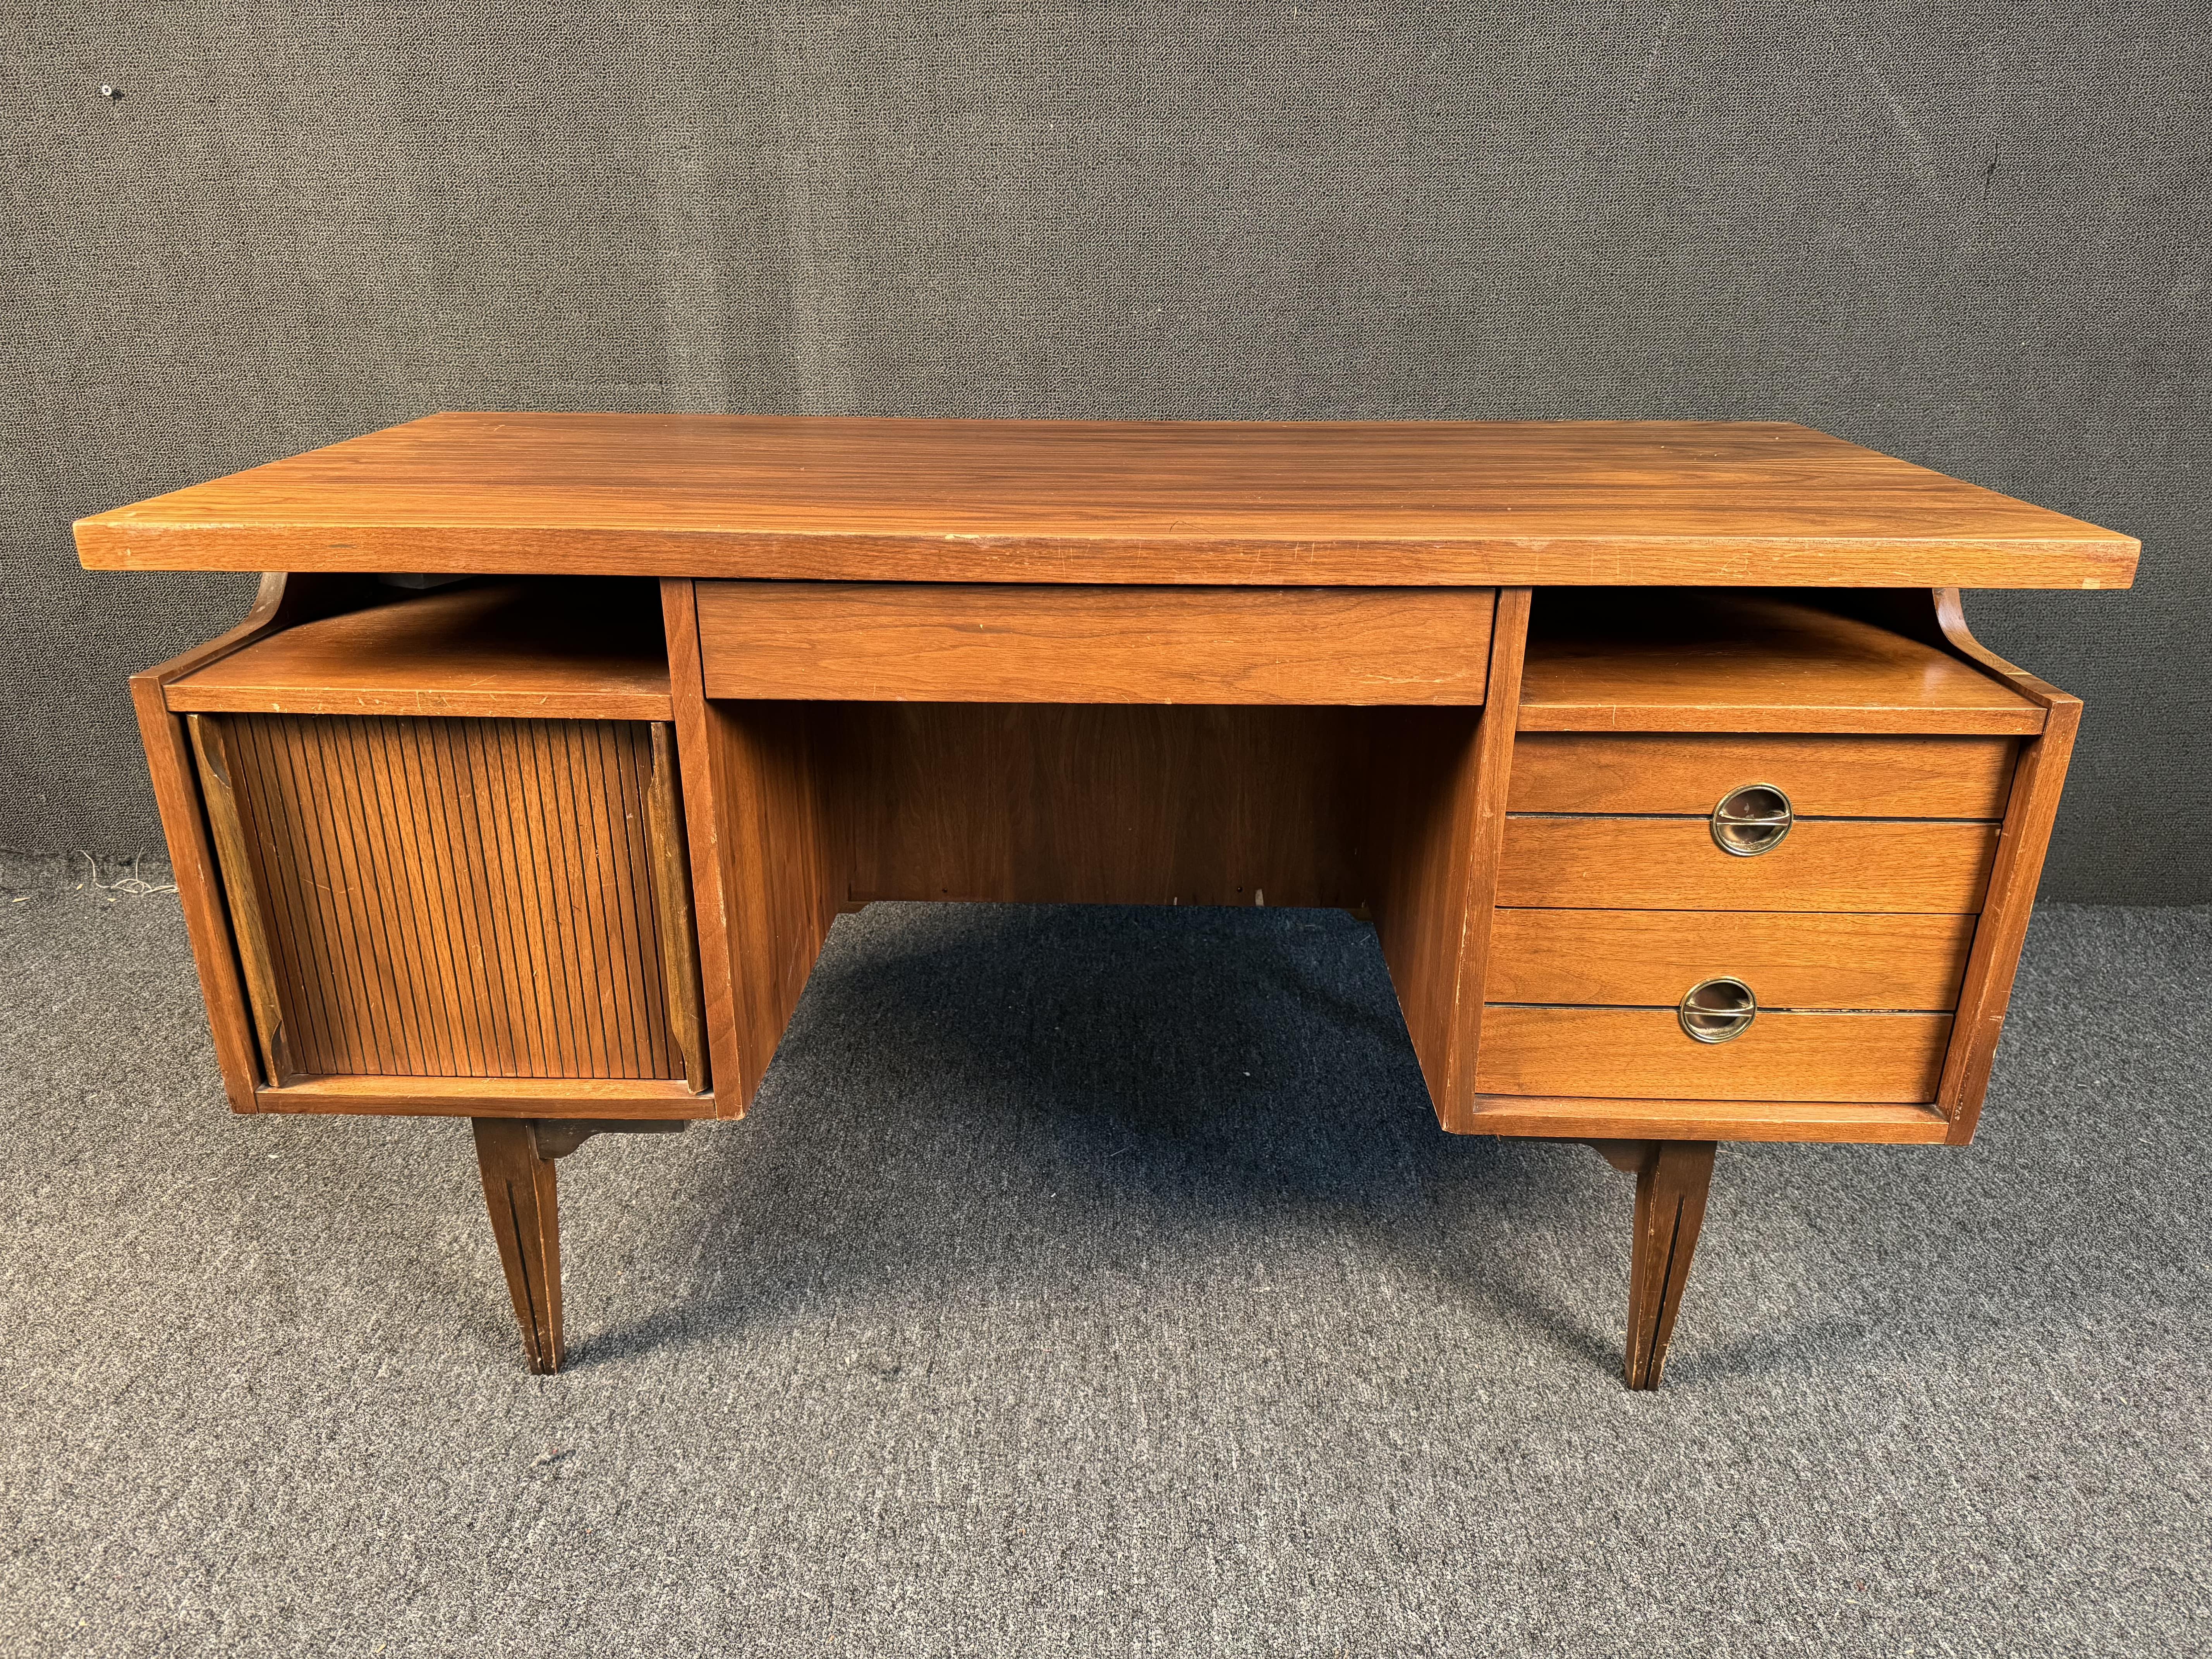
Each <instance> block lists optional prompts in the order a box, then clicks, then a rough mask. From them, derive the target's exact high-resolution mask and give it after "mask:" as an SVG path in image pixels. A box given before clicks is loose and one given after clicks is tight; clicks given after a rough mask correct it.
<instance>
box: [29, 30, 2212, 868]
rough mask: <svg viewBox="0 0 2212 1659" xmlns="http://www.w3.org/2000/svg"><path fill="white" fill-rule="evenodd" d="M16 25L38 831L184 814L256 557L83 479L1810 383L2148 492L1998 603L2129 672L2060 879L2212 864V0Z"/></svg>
mask: <svg viewBox="0 0 2212 1659" xmlns="http://www.w3.org/2000/svg"><path fill="white" fill-rule="evenodd" d="M101 10H106V12H107V13H108V14H109V18H106V19H104V18H102V17H100V16H96V15H94V13H95V12H99V11H101ZM125 17H127V19H128V22H127V24H125V23H122V22H118V21H109V19H112V18H125ZM0 42H4V50H5V53H6V70H7V79H6V82H5V83H4V87H5V92H6V97H7V102H8V107H9V112H10V114H9V118H8V119H7V121H6V122H5V124H4V127H0V146H4V164H5V166H6V168H7V179H6V183H5V186H4V188H0V268H4V270H5V273H6V275H5V282H4V284H0V307H4V308H5V327H4V331H0V491H4V497H0V538H4V540H0V623H4V627H3V628H0V638H4V641H5V643H4V646H0V650H4V651H5V653H7V661H6V671H5V672H4V674H0V722H4V724H0V847H10V848H16V849H18V850H25V851H60V850H65V849H69V848H87V849H89V850H93V851H95V852H105V853H129V852H131V851H133V850H135V849H139V848H149V849H158V848H159V847H160V846H161V838H160V831H159V829H158V827H157V825H156V823H155V815H154V809H153V804H152V799H151V797H150V794H149V790H148V787H147V785H146V782H145V779H144V775H143V768H142V764H141V762H140V759H139V756H138V750H137V737H136V734H135V732H134V730H133V727H132V725H131V719H130V715H129V712H128V708H127V705H126V701H125V695H124V686H123V680H124V677H125V674H126V673H127V672H129V671H131V670H133V669H135V668H138V667H141V666H143V665H146V664H148V663H149V662H153V661H155V660H157V659H160V658H161V657H164V656H166V655H168V654H170V653H173V652H174V651H175V650H177V649H179V648H180V647H183V646H184V645H185V644H187V643H189V642H191V641H195V640H197V639H200V638H203V637H204V636H205V635H208V634H210V632H213V631H215V630H216V629H220V628H222V627H224V626H227V625H228V623H231V622H233V621H234V620H235V619H236V617H238V616H239V615H240V614H241V613H242V611H243V610H244V608H245V605H246V600H247V597H248V595H249V593H250V591H251V588H252V579H251V578H248V577H185V576H178V577H159V576H123V575H115V574H88V573H85V572H82V571H80V570H79V569H78V568H76V563H75V560H74V556H73V554H72V551H71V548H70V537H69V529H68V526H69V523H70V520H71V519H73V518H76V517H78V516H80V515H82V514H83V513H89V512H94V511H97V510H99V509H100V508H104V507H113V506H117V505H119V504H121V503H123V502H126V501H136V500H137V499H139V498H140V497H142V496H145V495H153V494H155V493H156V492H159V491H161V490H166V489H174V488H176V487H178V486H179V485H182V484H185V483H191V482H193V481H195V480H197V479H201V478H205V477H211V476H213V475H216V474H218V473H222V472H227V471H233V470H234V469H236V468H239V467H242V466H247V465H253V464H256V463H258V462H261V461H265V460H270V459H275V458H276V457H278V456H280V455H284V454H289V453H295V452H297V451H299V450H302V449H307V448H310V447H314V446H316V445H319V444H324V443H329V442H331V441H336V440H337V439H340V438H344V437H349V436H351V435H354V434H356V433H360V432H363V431H367V430H368V429H370V428H375V427H380V426H384V425H387V424H389V423H391V422H395V421H402V420H407V419H410V418H411V417H413V416H418V415H422V414H426V413H428V412H431V411H433V410H441V409H573V410H669V409H673V410H775V411H792V412H801V413H820V414H845V413H851V414H873V415H995V416H1211V417H1273V418H1307V417H1321V416H1331V417H1365V416H1376V417H1381V416H1409V417H1424V416H1497V417H1508V418H1516V417H1517V418H1534V417H1554V416H1584V417H1607V416H1693V417H1757V418H1781V419H1789V420H1796V421H1802V422H1806V423H1808V425H1812V426H1815V427H1820V428H1825V429H1826V430H1828V431H1831V432H1834V433H1838V434H1839V435H1843V436H1844V437H1848V438H1850V439H1853V440H1855V441H1858V442H1861V443H1865V444H1869V445H1871V446H1873V447H1875V448H1877V449H1882V450H1886V451H1888V452H1889V453H1893V454H1897V455H1901V456H1904V457H1905V458H1907V459H1911V460H1914V461H1917V462H1921V463H1923V464H1924V465H1929V466H1933V467H1936V468H1939V469H1941V470H1942V471H1947V472H1952V473H1955V474H1957V475H1959V476H1960V477H1966V478H1971V479H1972V480H1974V481H1975V482H1977V483H1984V484H1987V485H1989V486H1990V487H1992V488H1994V489H2000V490H2003V491H2005V492H2007V493H2008V494H2012V495H2020V496H2023V497H2025V498H2026V499H2027V500H2029V501H2036V502H2039V503H2040V504H2042V505H2044V506H2046V507H2056V508H2058V509H2059V510H2061V511H2063V512H2066V513H2074V514H2076V515H2078V516H2080V517H2082V518H2086V519H2089V520H2094V521H2096V522H2098V523H2100V524H2105V525H2109V526H2113V527H2115V528H2118V529H2121V530H2124V531H2128V532H2131V533H2133V534H2136V535H2138V536H2140V537H2142V538H2143V541H2144V543H2145V544H2146V551H2145V554H2144V559H2143V566H2142V576H2141V579H2140V581H2139V585H2138V586H2136V588H2135V590H2134V591H2133V592H2129V593H2123V594H2103V595H2091V594H2003V593H1990V594H1984V595H1981V596H1978V597H1972V598H1970V599H1969V602H1968V611H1969V614H1970V616H1971V617H1972V619H1973V621H1974V623H1975V624H1976V626H1977V628H1978V631H1979V632H1980V633H1981V635H1982V636H1983V637H1984V639H1985V640H1986V641H1988V642H1989V643H1990V645H1991V646H1993V647H1995V648H1996V649H1997V650H1999V651H2001V652H2002V653H2005V654H2007V655H2008V656H2011V657H2013V658H2015V659H2016V660H2018V661H2020V662H2021V663H2022V664H2024V665H2027V666H2028V667H2030V668H2032V669H2033V670H2034V671H2037V672H2039V673H2040V674H2042V675H2044V676H2045V678H2050V679H2052V680H2055V681H2056V682H2057V683H2058V684H2061V685H2063V686H2065V687H2066V688H2067V689H2068V690H2073V691H2075V692H2078V693H2080V694H2081V696H2084V697H2086V698H2087V701H2088V705H2089V709H2088V717H2087V722H2086V724H2085V726H2084V729H2083V732H2082V738H2081V748H2080V750H2079V751H2078V758H2077V759H2076V761H2075V773H2074V779H2073V781H2072V783H2071V785H2070V787H2069V800H2068V805H2067V810H2066V811H2065V812H2064V814H2063V817H2062V819H2061V823H2060V828H2059V834H2058V838H2057V842H2056V844H2055V845H2054V847H2053V849H2052V854H2051V870H2050V874H2049V877H2048V879H2047V881H2046V884H2045V896H2046V897H2054V898H2066V899H2087V900H2104V901H2117V902H2202V901H2204V900H2206V899H2208V898H2212V761H2208V748H2212V740H2208V738H2207V735H2206V732H2207V710H2208V708H2212V697H2208V695H2207V693H2208V684H2207V682H2208V678H2212V673H2209V672H2208V658H2209V657H2212V653H2208V650H2207V647H2206V643H2205V638H2206V634H2205V630H2206V623H2207V618H2208V617H2212V560H2208V557H2207V554H2208V541H2212V513H2208V511H2207V509H2208V507H2212V499H2208V498H2212V468H2208V466H2207V464H2206V463H2207V459H2208V453H2207V452H2208V447H2212V443H2209V442H2208V436H2207V435H2208V432H2212V418H2208V417H2209V416H2212V410H2208V408H2207V401H2208V397H2207V394H2208V390H2212V353H2208V347H2207V342H2208V332H2207V327H2206V311H2207V287H2208V282H2212V269H2208V263H2212V259H2209V258H2208V256H2209V255H2212V158H2209V157H2208V150H2212V21H2208V13H2207V9H2206V6H2205V5H2204V4H2203V3H2202V0H2189V3H2184V0H2163V3H2128V0H1988V3H1946V4H1943V5H1939V6H1929V5H1928V4H1927V3H1925V0H1909V3H1873V4H1858V5H1850V6H1838V5H1822V4H1819V3H1817V0H1815V3H1805V0H1743V3H1714V0H1559V3H1552V4H1539V3H1534V0H1521V3H1489V4H1485V3H1453V4H1437V5H1408V4H1399V3H1376V4H1364V5H1340V4H1327V3H1322V4H1316V3H1311V0H1301V3H1299V4H1297V5H1295V6H1292V5H1289V4H1274V3H1261V0H1224V3H1200V0H1159V3H1150V4H1146V3H1130V4H1115V5H1085V4H1074V5H1064V6H1031V5H1022V4H1006V5H974V4H961V3H956V0H925V3H912V0H871V3H868V4H866V5H847V6H829V5H822V6H802V5H791V4H778V3H766V0H747V3H738V0H729V3H722V4H713V3H696V4H685V3H678V0H516V3H511V4H501V5H492V4H486V3H477V0H345V3H342V4H341V3H335V0H325V3H316V0H197V3H195V0H147V3H144V4H141V5H137V6H132V7H129V8H112V9H98V8H91V7H85V6H82V5H79V4H76V3H74V0H70V3H66V4H64V3H59V0H19V3H17V4H16V5H14V6H10V7H9V8H8V9H7V16H6V18H5V20H4V21H0ZM103 82H106V83H109V84H112V85H113V86H114V87H116V88H118V90H119V91H120V92H121V94H122V96H121V97H119V98H115V99H108V98H105V97H102V96H101V95H100V86H101V84H102V83H103Z"/></svg>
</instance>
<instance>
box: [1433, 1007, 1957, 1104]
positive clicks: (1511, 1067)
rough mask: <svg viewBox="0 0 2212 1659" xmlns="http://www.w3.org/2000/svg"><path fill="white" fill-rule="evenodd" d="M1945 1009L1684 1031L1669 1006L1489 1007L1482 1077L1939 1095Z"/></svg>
mask: <svg viewBox="0 0 2212 1659" xmlns="http://www.w3.org/2000/svg"><path fill="white" fill-rule="evenodd" d="M1950 1035H1951V1016H1950V1015H1948V1014H1799V1013H1770V1012H1762V1013H1760V1014H1759V1017H1758V1018H1756V1019H1754V1020H1753V1022H1752V1024H1751V1028H1750V1029H1749V1030H1747V1031H1746V1032H1744V1034H1743V1035H1742V1036H1739V1037H1736V1038H1735V1039H1733V1040H1732V1041H1730V1042H1718V1043H1705V1042H1696V1041H1693V1040H1692V1038H1691V1037H1689V1036H1686V1035H1685V1034H1684V1032H1683V1030H1682V1029H1681V1026H1680V1023H1679V1022H1678V1021H1677V1020H1676V1018H1675V1016H1674V1010H1673V1009H1671V1008H1510V1007H1497V1006H1492V1007H1490V1008H1488V1009H1486V1010H1485V1011H1484V1013H1483V1020H1482V1048H1481V1051H1480V1054H1478V1055H1477V1056H1476V1058H1475V1079H1474V1086H1475V1088H1476V1090H1477V1091H1478V1092H1480V1093H1483V1094H1492V1095H1538V1096H1549V1097H1571V1098H1595V1099H1608V1100H1772V1101H1857V1102H1863V1103H1882V1104H1892V1105H1917V1104H1921V1103H1925V1102H1928V1101H1931V1100H1933V1099H1935V1097H1936V1081H1937V1079H1938V1078H1939V1077H1940V1076H1941V1074H1942V1066H1943V1049H1944V1045H1945V1044H1946V1043H1947V1042H1948V1040H1949V1038H1950Z"/></svg>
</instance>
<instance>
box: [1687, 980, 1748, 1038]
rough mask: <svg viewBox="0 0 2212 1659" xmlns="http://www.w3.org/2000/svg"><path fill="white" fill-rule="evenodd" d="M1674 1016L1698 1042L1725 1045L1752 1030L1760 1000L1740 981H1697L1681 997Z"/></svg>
mask: <svg viewBox="0 0 2212 1659" xmlns="http://www.w3.org/2000/svg"><path fill="white" fill-rule="evenodd" d="M1675 1013H1676V1015H1677V1017H1678V1018H1680V1020H1681V1022H1682V1029H1683V1030H1685V1031H1686V1032H1687V1033H1688V1034H1689V1035H1690V1036H1691V1037H1692V1038H1693V1039H1694V1040H1696V1041H1697V1042H1728V1041H1729V1039H1731V1038H1733V1037H1740V1036H1742V1035H1743V1034H1744V1033H1745V1032H1746V1031H1748V1030H1750V1029H1751V1022H1752V1021H1753V1020H1754V1019H1756V1018H1759V999H1758V998H1757V997H1755V996H1753V994H1752V991H1751V987H1749V986H1748V985H1746V984H1745V983H1744V982H1743V981H1741V980H1740V979H1729V978H1727V977H1725V976H1723V977H1722V978H1720V979H1705V980H1699V981H1698V982H1697V983H1696V984H1695V985H1692V987H1690V988H1689V989H1688V990H1686V991H1685V992H1683V993H1682V1000H1681V1004H1680V1006H1679V1007H1678V1008H1677V1009H1676V1010H1675Z"/></svg>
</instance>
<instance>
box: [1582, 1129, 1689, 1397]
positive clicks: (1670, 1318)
mask: <svg viewBox="0 0 2212 1659" xmlns="http://www.w3.org/2000/svg"><path fill="white" fill-rule="evenodd" d="M1615 1144H1616V1145H1622V1144H1621V1143H1615ZM1626 1146H1636V1147H1637V1149H1638V1153H1637V1162H1636V1164H1635V1170H1636V1243H1635V1248H1634V1249H1633V1251H1632V1254H1631V1256H1630V1266H1629V1280H1628V1366H1627V1371H1628V1386H1629V1387H1630V1388H1632V1389H1656V1388H1657V1387H1658V1386H1659V1378H1660V1375H1661V1373H1662V1372H1663V1371H1664V1370H1666V1367H1667V1343H1668V1339H1669V1338H1670V1337H1672V1336H1673V1335H1674V1310H1675V1309H1676V1308H1677V1307H1679V1306H1680V1304H1681V1300H1682V1287H1683V1286H1684V1285H1686V1284H1687V1283H1688V1282H1689V1278H1690V1257H1691V1256H1692V1255H1693V1254H1694V1253H1695V1252H1696V1250H1697V1248H1698V1229H1699V1227H1700V1226H1702V1225H1704V1223H1705V1190H1706V1188H1708V1187H1709V1186H1710V1185H1711V1182H1712V1178H1713V1143H1712V1142H1711V1141H1710V1140H1650V1141H1644V1142H1641V1143H1633V1142H1632V1143H1626V1145H1624V1146H1623V1150H1624V1151H1626ZM1605 1150H1606V1149H1605V1148H1604V1147H1602V1146H1601V1147H1599V1151H1601V1152H1604V1151H1605ZM1611 1156H1612V1155H1611V1154H1610V1153H1607V1157H1608V1158H1611ZM1615 1162H1616V1164H1618V1163H1619V1162H1620V1160H1615Z"/></svg>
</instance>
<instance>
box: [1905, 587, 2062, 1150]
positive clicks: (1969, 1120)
mask: <svg viewBox="0 0 2212 1659" xmlns="http://www.w3.org/2000/svg"><path fill="white" fill-rule="evenodd" d="M1934 600H1935V612H1936V626H1937V627H1939V628H1940V629H1942V632H1943V636H1944V638H1945V640H1946V641H1948V643H1949V644H1950V646H1951V647H1952V649H1954V650H1955V651H1958V652H1960V653H1963V654H1965V655H1966V656H1969V657H1971V658H1972V659H1974V660H1975V661H1976V662H1977V663H1978V664H1980V665H1982V667H1983V668H1984V670H1985V671H1988V672H1990V673H1991V674H1995V675H1997V676H1999V677H2001V678H2002V679H2003V680H2004V681H2005V682H2006V683H2007V684H2009V685H2011V686H2012V687H2013V688H2014V689H2015V690H2017V691H2018V692H2019V693H2020V694H2021V696H2025V697H2031V698H2033V699H2034V700H2035V701H2036V702H2038V703H2039V704H2041V705H2042V706H2043V708H2044V709H2045V711H2046V717H2045V724H2044V727H2043V734H2042V735H2041V736H2040V737H2039V738H2037V739H2036V740H2035V741H2034V742H2033V743H2031V744H2026V745H2025V746H2024V747H2023V750H2022V752H2021V757H2020V767H2019V770H2018V774H2017V775H2016V777H2015V782H2014V784H2013V789H2012V796H2011V799H2010V802H2009V804H2008V806H2007V808H2006V811H2005V817H2004V827H2003V829H2002V830H2001V831H2000V832H1999V834H1998V838H1997V850H1996V860H1995V861H1994V863H1993V865H1992V866H1991V868H1990V880H1989V892H1988V896H1987V898H1986V899H1985V901H1984V905H1983V908H1982V919H1981V923H1980V925H1979V926H1978V927H1977V928H1976V929H1975V931H1974V945H1973V949H1972V952H1971V953H1970V954H1969V955H1968V957H1967V958H1966V981H1965V983H1964V985H1963V986H1962V987H1960V993H1959V1029H1958V1032H1957V1036H1956V1038H1955V1040H1954V1042H1952V1044H1951V1052H1950V1054H1948V1056H1947V1057H1946V1060H1945V1062H1944V1066H1943V1083H1942V1093H1941V1095H1940V1096H1939V1099H1940V1101H1941V1103H1942V1107H1943V1109H1944V1111H1945V1113H1946V1114H1948V1116H1949V1117H1950V1119H1951V1134H1950V1140H1951V1144H1952V1145H1954V1146H1965V1145H1966V1143H1968V1142H1969V1141H1971V1140H1972V1139H1973V1138H1974V1129H1975V1126H1976V1125H1977V1124H1978V1123H1979V1122H1980V1121H1981V1114H1982V1097H1983V1095H1984V1093H1985V1092H1986V1091H1987V1090H1988V1088H1989V1082H1990V1067H1991V1066H1993V1065H1995V1064H1996V1051H1997V1039H1998V1037H1999V1036H2002V1033H2003V1030H2004V1019H2005V1010H2006V1008H2007V1007H2008V1006H2009V1004H2010V1002H2011V1000H2012V985H2013V977H2014V975H2015V974H2016V973H2017V972H2018V971H2019V969H2020V956H2021V949H2022V948H2023V946H2024V945H2026V943H2027V924H2028V921H2029V920H2030V919H2031V918H2032V917H2033V915H2034V911H2035V893H2036V887H2037V884H2038V883H2039V881H2040V879H2041V878H2042V875H2043V859H2044V854H2045V852H2046V851H2047V850H2048V849H2049V848H2050V845H2051V829H2052V827H2053V825H2054V824H2055V823H2056V822H2057V816H2058V799H2059V796H2060V794H2061V793H2062V792H2063V790H2064V789H2065V787H2066V767H2067V763H2068V762H2069V760H2070V759H2071V757H2072V756H2073V752H2074V738H2075V733H2076V732H2079V731H2080V729H2081V699H2080V698H2078V697H2075V696H2070V695H2069V694H2068V693H2066V692H2064V691H2061V690H2059V689H2058V688H2057V686H2055V685H2051V684H2048V683H2046V682H2045V681H2043V680H2039V679H2038V678H2036V677H2035V676H2034V675H2033V674H2030V673H2028V672H2027V671H2026V670H2025V669H2021V668H2016V667H2015V666H2014V665H2012V664H2010V663H2008V662H2007V661H2006V660H2005V659H2003V658H2002V657H2000V656H1998V655H1997V654H1996V653H1994V652H1992V651H1990V650H1988V649H1987V648H1986V647H1984V646H1983V645H1982V643H1981V642H1980V641H1978V640H1977V639H1975V638H1974V636H1973V634H1972V631H1971V630H1970V629H1968V628H1967V626H1966V612H1965V611H1964V609H1963V608H1962V607H1961V606H1960V602H1959V594H1958V592H1957V591H1956V590H1955V589H1945V590H1942V591H1939V592H1936V594H1935V595H1934Z"/></svg>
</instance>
